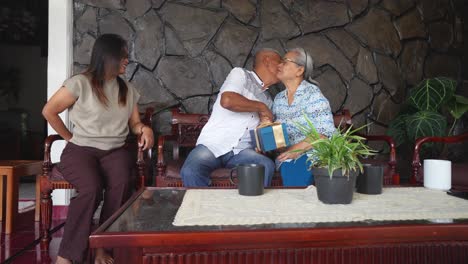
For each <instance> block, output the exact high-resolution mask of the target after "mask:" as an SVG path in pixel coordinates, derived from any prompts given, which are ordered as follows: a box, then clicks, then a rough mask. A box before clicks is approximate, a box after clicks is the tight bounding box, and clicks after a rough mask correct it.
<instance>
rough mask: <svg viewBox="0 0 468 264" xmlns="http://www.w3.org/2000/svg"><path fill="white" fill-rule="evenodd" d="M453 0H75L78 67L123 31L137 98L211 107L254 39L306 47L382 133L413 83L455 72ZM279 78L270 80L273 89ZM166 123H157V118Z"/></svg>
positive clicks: (361, 116)
mask: <svg viewBox="0 0 468 264" xmlns="http://www.w3.org/2000/svg"><path fill="white" fill-rule="evenodd" d="M454 2H456V1H455V0H419V1H418V0H381V1H379V0H341V1H340V0H335V1H325V0H173V1H170V0H169V1H163V0H127V1H124V0H75V6H74V21H75V22H74V62H75V72H79V71H81V70H82V69H83V68H84V67H86V64H87V63H88V61H89V57H90V52H91V48H92V45H93V43H94V40H95V39H96V37H97V36H98V35H99V34H102V33H109V32H112V33H118V34H120V35H122V36H123V37H124V38H126V39H127V40H128V43H129V49H130V61H131V63H130V65H129V67H128V69H127V78H128V79H129V80H130V81H131V82H132V83H134V85H135V86H136V87H137V89H138V90H139V91H140V93H141V95H142V96H141V99H140V104H142V105H148V104H151V105H154V106H156V110H157V111H158V110H161V109H164V108H166V107H168V106H171V105H175V104H179V103H180V104H182V105H183V107H184V108H185V109H186V110H187V111H189V112H203V113H206V112H208V111H210V106H211V105H212V103H213V101H214V99H215V98H216V94H217V92H218V90H219V88H220V86H221V85H222V83H223V80H224V78H225V77H226V76H227V74H228V73H229V71H230V70H231V69H232V68H233V67H238V66H241V67H247V68H251V65H252V56H253V54H254V52H255V51H256V50H258V49H259V48H261V47H271V48H274V49H277V50H279V51H281V52H284V51H285V50H286V49H287V48H290V47H304V48H305V49H306V50H307V51H309V52H310V54H311V55H312V57H313V59H314V64H315V79H316V80H317V81H318V82H319V83H320V88H321V90H322V92H323V93H324V95H325V96H326V97H327V98H328V99H329V100H330V103H331V106H332V109H333V111H337V110H339V109H340V108H348V109H350V110H351V112H352V113H353V119H354V122H355V123H358V124H362V123H364V122H370V121H374V123H373V125H372V126H371V131H370V133H383V132H384V130H385V125H386V124H388V122H389V121H390V120H391V119H392V118H394V117H395V115H396V114H397V112H398V110H399V108H400V104H401V102H402V101H403V99H404V98H405V96H406V95H407V92H408V90H409V88H410V87H412V86H413V85H415V84H416V83H418V82H419V81H420V80H422V79H423V78H427V77H434V76H439V75H444V76H450V77H453V78H456V79H459V75H460V68H461V65H460V63H461V59H460V56H461V54H462V53H461V51H460V49H461V45H462V23H461V19H460V17H459V14H458V11H457V8H455V3H454ZM280 89H281V86H278V87H274V88H273V89H272V92H273V94H276V93H277V92H278V91H279V90H280ZM159 125H161V126H163V127H164V124H158V126H159Z"/></svg>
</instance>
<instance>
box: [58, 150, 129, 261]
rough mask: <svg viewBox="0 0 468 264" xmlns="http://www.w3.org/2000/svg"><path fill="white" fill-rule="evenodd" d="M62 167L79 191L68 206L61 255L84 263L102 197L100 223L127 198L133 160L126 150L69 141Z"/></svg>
mask: <svg viewBox="0 0 468 264" xmlns="http://www.w3.org/2000/svg"><path fill="white" fill-rule="evenodd" d="M59 168H60V170H61V172H62V174H63V177H64V178H65V179H66V180H67V181H69V182H70V183H71V184H72V185H73V186H74V187H75V189H76V190H77V192H78V195H76V196H75V197H73V198H72V199H71V201H70V205H69V207H68V216H67V220H66V222H65V229H64V234H63V237H62V242H61V244H60V248H59V252H58V255H59V256H61V257H64V258H67V259H70V260H72V261H77V262H81V261H82V260H83V259H84V258H85V256H86V253H87V249H88V238H89V235H90V234H91V231H92V230H91V228H92V224H93V215H94V212H95V211H96V209H97V207H98V206H99V203H100V202H101V200H102V198H103V190H105V192H104V204H103V207H102V210H101V217H100V218H99V224H101V223H103V222H104V221H105V220H107V219H108V218H109V217H110V216H111V215H112V214H113V213H114V212H115V211H117V209H119V207H120V206H121V205H122V204H123V202H125V200H126V199H127V198H128V193H129V186H130V179H131V177H130V175H131V168H132V166H131V159H130V156H129V154H128V152H127V150H126V149H124V148H123V147H122V148H117V149H113V150H108V151H104V150H100V149H96V148H92V147H81V146H77V145H75V144H73V143H70V142H69V143H68V144H67V145H66V147H65V149H64V150H63V152H62V156H61V158H60V164H59Z"/></svg>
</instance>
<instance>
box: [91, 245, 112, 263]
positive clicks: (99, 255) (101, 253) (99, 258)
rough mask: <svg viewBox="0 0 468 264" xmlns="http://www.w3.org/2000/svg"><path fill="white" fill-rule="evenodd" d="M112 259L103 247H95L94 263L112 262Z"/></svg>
mask: <svg viewBox="0 0 468 264" xmlns="http://www.w3.org/2000/svg"><path fill="white" fill-rule="evenodd" d="M112 263H114V259H113V258H112V257H111V256H110V255H109V254H107V252H106V251H105V250H104V249H103V248H98V249H96V258H95V259H94V264H112Z"/></svg>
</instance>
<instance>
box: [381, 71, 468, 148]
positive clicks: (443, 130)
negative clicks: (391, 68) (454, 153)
mask: <svg viewBox="0 0 468 264" xmlns="http://www.w3.org/2000/svg"><path fill="white" fill-rule="evenodd" d="M456 84H457V83H456V81H455V80H453V79H450V78H445V77H437V78H432V79H426V80H423V81H422V82H420V83H419V84H418V85H417V86H416V87H414V88H413V89H411V90H410V94H409V97H408V99H407V100H406V101H405V103H404V108H403V111H401V112H400V114H399V115H398V116H397V117H396V118H395V119H394V120H393V121H392V122H391V123H390V125H389V128H388V130H387V134H388V135H390V136H392V137H393V139H394V140H395V143H396V145H397V146H400V145H403V144H407V143H413V142H414V141H415V140H416V139H417V138H420V137H427V136H451V135H453V131H454V128H455V125H456V123H457V122H458V120H459V119H460V118H461V117H462V116H463V115H464V114H465V113H466V111H468V98H466V97H463V96H460V95H456V94H455V90H456ZM444 113H450V116H451V119H452V120H453V121H452V124H451V126H450V129H448V130H447V128H448V127H449V123H448V119H447V117H446V115H444Z"/></svg>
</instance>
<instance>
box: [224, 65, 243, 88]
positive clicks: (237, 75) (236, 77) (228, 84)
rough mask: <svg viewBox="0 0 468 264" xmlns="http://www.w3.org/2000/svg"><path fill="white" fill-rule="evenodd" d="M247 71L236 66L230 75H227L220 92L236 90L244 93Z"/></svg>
mask: <svg viewBox="0 0 468 264" xmlns="http://www.w3.org/2000/svg"><path fill="white" fill-rule="evenodd" d="M245 82H246V79H245V72H244V70H242V68H239V67H236V68H234V69H232V70H231V72H230V73H229V75H228V76H227V77H226V80H225V81H224V83H223V85H222V86H221V89H220V90H219V94H222V93H223V92H235V93H238V94H240V95H244V91H245Z"/></svg>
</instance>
